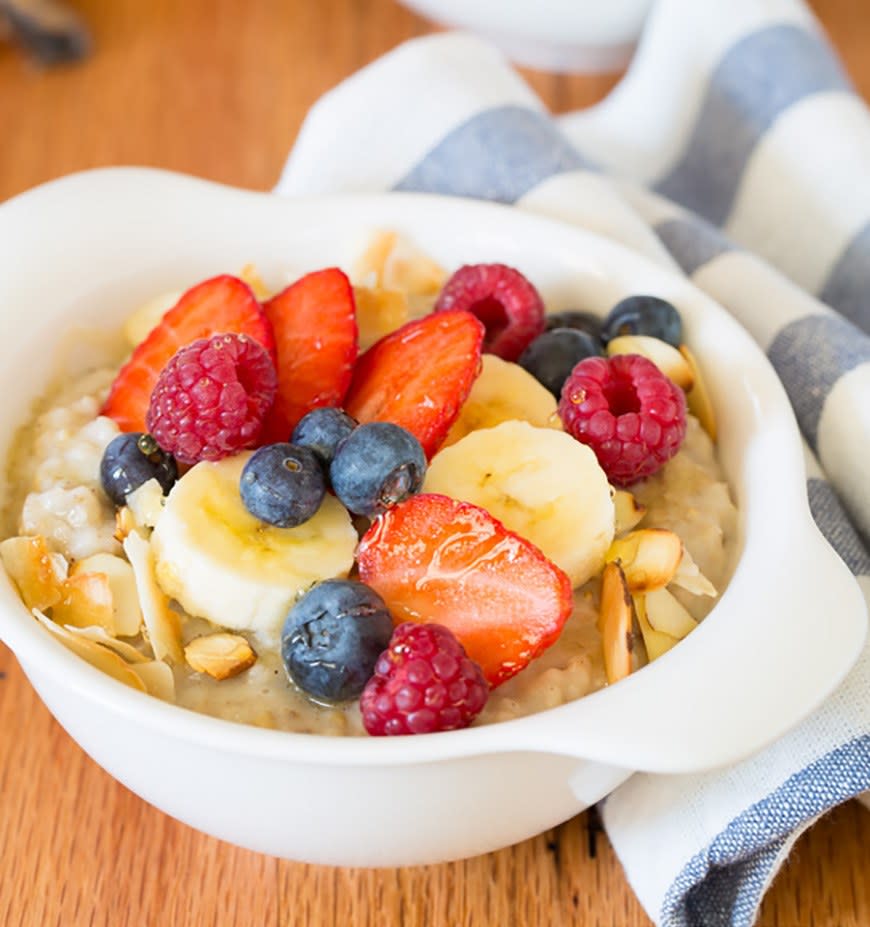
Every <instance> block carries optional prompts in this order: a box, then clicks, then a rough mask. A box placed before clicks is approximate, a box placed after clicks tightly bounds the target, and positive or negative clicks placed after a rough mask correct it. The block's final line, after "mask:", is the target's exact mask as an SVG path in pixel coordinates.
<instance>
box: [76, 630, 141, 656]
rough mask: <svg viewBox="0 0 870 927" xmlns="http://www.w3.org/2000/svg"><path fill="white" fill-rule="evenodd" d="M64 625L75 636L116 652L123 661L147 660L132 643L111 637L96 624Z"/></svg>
mask: <svg viewBox="0 0 870 927" xmlns="http://www.w3.org/2000/svg"><path fill="white" fill-rule="evenodd" d="M64 627H65V628H66V630H67V631H69V632H70V634H75V636H76V637H83V638H86V639H87V640H89V641H93V642H94V643H95V644H100V645H101V646H103V647H108V648H109V650H112V651H114V652H115V653H116V654H118V656H119V657H121V658H122V659H123V660H124V662H125V663H146V662H147V661H148V657H146V656H145V655H144V654H142V653H140V652H139V651H138V650H137V649H136V648H135V647H134V646H133V645H132V644H128V643H127V642H126V641H120V640H118V638H117V637H112V636H111V635H110V634H107V633H106V630H105V629H104V628H100V627H97V626H96V625H93V626H91V627H89V628H77V627H75V625H71V624H69V625H64Z"/></svg>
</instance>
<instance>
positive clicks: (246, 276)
mask: <svg viewBox="0 0 870 927" xmlns="http://www.w3.org/2000/svg"><path fill="white" fill-rule="evenodd" d="M239 280H244V281H245V283H247V284H248V286H249V287H250V288H251V291H252V292H253V294H254V296H256V297H257V299H259V300H260V301H261V302H262V301H264V300H266V299H269V297H271V296H272V291H271V290H270V289H269V287H267V286H266V284H265V283H264V282H263V278H262V277H261V276H260V272H259V271H258V270H257V266H256V265H255V264H245V266H244V267H243V268H242V269H241V270H240V271H239Z"/></svg>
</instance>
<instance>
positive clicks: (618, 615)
mask: <svg viewBox="0 0 870 927" xmlns="http://www.w3.org/2000/svg"><path fill="white" fill-rule="evenodd" d="M598 625H599V628H600V629H601V642H602V645H603V648H604V670H605V672H606V673H607V681H608V682H609V683H614V682H619V680H620V679H624V678H625V677H626V676H628V675H629V673H631V670H632V665H631V655H632V649H633V646H634V628H633V625H634V603H633V602H632V599H631V595H630V593H629V591H628V586H627V585H626V582H625V576H624V575H623V573H622V568H621V567H620V565H619V564H618V563H608V564H607V565H606V566H605V567H604V573H603V574H602V576H601V610H600V614H599V621H598Z"/></svg>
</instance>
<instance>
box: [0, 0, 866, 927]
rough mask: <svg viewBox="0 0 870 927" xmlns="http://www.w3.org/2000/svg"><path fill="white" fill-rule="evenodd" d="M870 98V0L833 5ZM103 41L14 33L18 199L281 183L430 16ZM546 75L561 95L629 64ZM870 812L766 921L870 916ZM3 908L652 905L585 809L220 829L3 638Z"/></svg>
mask: <svg viewBox="0 0 870 927" xmlns="http://www.w3.org/2000/svg"><path fill="white" fill-rule="evenodd" d="M813 6H814V7H815V8H816V11H817V12H818V14H819V16H820V17H821V19H822V21H823V22H824V24H825V25H826V26H827V28H828V29H829V31H830V33H831V36H832V38H833V41H834V43H835V44H836V46H837V47H838V49H839V50H840V52H841V54H842V56H843V58H844V60H845V62H846V65H847V67H848V69H849V70H850V72H851V74H852V77H853V79H854V80H855V82H856V84H857V86H858V89H859V90H860V91H861V92H862V93H863V94H864V96H865V97H870V15H868V13H867V11H866V10H864V11H863V12H859V7H861V6H862V4H860V3H859V2H858V0H851V2H850V0H816V2H815V3H813ZM76 7H77V8H78V9H79V10H80V12H81V13H82V15H83V16H84V18H85V20H86V21H87V22H88V23H89V24H90V26H91V28H92V30H93V33H94V37H95V52H94V54H93V55H92V57H90V58H89V59H88V60H87V61H86V62H85V63H83V64H81V65H80V66H77V67H72V68H60V69H57V70H52V71H40V70H39V69H37V68H35V67H34V66H33V65H32V64H30V63H29V62H27V61H26V60H24V58H23V57H22V55H21V54H20V53H19V52H18V51H17V50H15V49H12V48H10V47H8V46H0V126H2V138H3V141H2V144H0V199H3V198H5V197H7V196H10V195H12V194H15V193H18V192H20V191H22V190H24V189H26V188H28V187H30V186H32V185H33V184H36V183H39V182H41V181H44V180H48V179H50V178H53V177H57V176H59V175H61V174H65V173H67V172H69V171H74V170H80V169H82V168H88V167H94V166H98V165H106V164H127V163H134V164H149V165H157V166H160V167H166V168H171V169H174V170H179V171H186V172H190V173H193V174H199V175H202V176H205V177H210V178H214V179H217V180H221V181H225V182H228V183H232V184H236V185H239V186H242V187H254V188H261V189H266V188H268V187H270V186H271V185H272V184H274V182H275V180H276V179H277V177H278V173H279V170H280V167H281V164H282V162H283V160H284V157H285V155H286V153H287V151H288V149H289V148H290V146H291V144H292V142H293V139H294V136H295V134H296V132H297V130H298V128H299V125H300V123H301V120H302V118H303V116H304V114H305V111H306V110H307V109H308V107H309V106H310V105H311V104H312V103H313V102H314V100H316V99H317V97H318V96H320V94H322V93H323V92H324V91H325V90H327V89H328V88H330V87H331V86H333V85H334V84H335V83H336V82H337V81H339V80H340V79H342V78H344V77H346V76H347V75H349V74H351V73H352V72H353V71H355V70H356V69H357V68H359V67H360V66H361V65H363V64H365V63H366V62H368V61H370V60H372V59H373V58H375V57H377V56H379V55H380V54H382V53H383V52H385V51H387V50H388V49H390V48H392V47H393V46H395V45H396V44H397V43H399V42H401V41H402V40H404V39H407V38H410V37H411V36H415V35H420V34H422V33H424V32H426V31H427V30H428V29H429V27H428V26H427V25H426V23H424V22H423V21H422V20H420V19H418V18H416V17H415V16H413V15H412V14H410V13H408V12H406V11H405V10H404V9H403V8H401V7H399V6H397V5H395V4H394V3H392V2H391V0H283V2H278V0H261V2H259V3H246V2H243V0H186V2H184V3H181V2H174V0H150V2H149V3H141V2H136V0H102V2H100V0H81V2H79V3H77V4H76ZM526 76H527V77H528V79H529V80H530V81H531V83H532V85H533V86H534V88H535V89H536V90H537V91H538V92H539V93H540V94H541V96H542V97H543V98H544V100H545V101H546V102H547V103H548V104H549V105H550V106H551V107H553V108H554V109H556V110H566V109H571V108H575V107H578V106H582V105H586V104H589V103H592V102H594V101H596V100H598V99H600V98H601V97H602V96H603V95H604V94H605V93H606V92H607V91H608V90H609V89H610V88H611V87H612V86H613V84H614V83H615V78H613V77H583V78H580V77H571V78H568V77H555V76H550V75H544V74H530V73H528V72H527V73H526ZM868 847H870V814H868V813H867V812H866V811H864V810H863V809H861V808H860V807H859V806H858V805H857V804H855V803H850V804H849V805H846V806H845V807H842V808H840V809H838V810H837V811H835V812H834V813H833V814H832V815H830V816H829V817H828V818H826V819H825V820H823V821H822V822H821V823H819V824H818V825H817V826H816V827H814V828H813V829H812V831H810V833H809V834H808V835H806V836H805V837H804V838H802V840H801V841H800V843H799V844H798V846H797V848H796V849H795V851H794V853H793V854H792V857H791V859H790V860H789V862H788V864H787V865H786V867H785V869H784V871H783V873H782V874H781V875H780V876H779V878H778V879H777V882H776V884H775V885H774V886H773V888H772V890H771V891H770V893H769V895H768V897H767V898H766V900H765V902H764V907H763V910H762V914H761V919H760V923H761V924H762V925H765V927H773V925H779V927H796V925H816V927H822V925H826V927H848V925H854V927H858V925H866V924H868V923H870V886H868V882H867V880H866V874H867V860H868V849H867V848H868ZM0 852H2V876H0V924H2V925H4V927H18V925H33V927H50V925H61V924H63V925H64V927H79V925H85V924H87V925H111V927H122V925H131V927H144V925H177V927H182V925H194V924H196V925H204V924H220V925H230V924H232V925H273V924H274V925H279V924H280V925H285V924H288V925H289V924H307V925H310V927H332V925H335V924H347V925H354V927H362V925H378V927H383V925H399V924H402V925H405V927H415V925H423V924H426V925H447V924H463V925H483V924H492V925H499V927H501V925H508V924H523V925H525V924H542V925H544V924H546V925H550V924H552V925H569V924H570V925H602V927H605V925H606V927H613V925H619V927H639V925H648V924H649V923H650V922H649V920H648V919H647V917H646V915H645V914H644V912H643V910H642V909H641V907H640V905H639V904H638V902H637V900H636V899H635V897H634V895H633V894H632V892H631V890H630V888H629V887H628V885H627V883H626V881H625V877H624V875H623V873H622V870H621V868H620V866H619V863H618V862H617V860H616V859H615V857H614V855H613V853H612V851H611V849H610V847H609V846H608V844H607V841H606V839H605V838H600V839H599V840H598V853H597V856H596V858H594V859H593V858H591V857H590V856H589V853H588V851H587V822H586V818H585V816H583V815H581V816H580V817H579V818H577V819H575V820H573V821H569V822H568V823H567V824H565V825H563V826H562V827H560V828H558V829H557V830H555V831H553V832H551V833H547V834H543V835H542V836H540V837H538V838H536V839H533V840H529V841H527V842H526V843H524V844H521V845H519V846H517V847H513V848H510V849H507V850H503V851H501V852H499V853H494V854H491V855H489V856H484V857H480V858H477V859H473V860H469V861H467V862H461V863H455V864H451V865H443V866H434V867H429V868H424V869H411V870H393V871H380V872H369V871H355V870H339V869H329V868H323V867H317V866H305V865H297V864H293V863H287V862H281V861H277V860H274V859H269V858H266V857H263V856H258V855H256V854H253V853H250V852H246V851H242V850H238V849H235V848H233V847H231V846H228V845H226V844H223V843H220V842H218V841H217V840H213V839H211V838H208V837H205V836H202V835H201V834H198V833H196V832H195V831H193V830H191V829H189V828H188V827H185V826H184V825H182V824H179V823H177V822H175V821H173V820H171V819H169V818H168V817H166V816H165V815H163V814H161V813H160V812H158V811H156V810H154V809H153V808H151V807H149V806H148V805H146V804H145V803H144V802H142V801H140V800H139V799H138V798H136V797H135V796H134V795H132V794H131V793H130V792H128V791H127V790H126V789H124V788H122V787H121V786H120V785H118V784H117V783H115V782H114V781H113V780H112V779H111V778H110V777H109V776H107V775H106V774H105V773H104V772H102V770H100V769H99V768H98V767H97V766H95V765H94V763H92V762H91V761H90V760H89V759H88V758H87V757H86V756H85V755H84V754H83V753H82V752H81V751H80V750H79V749H78V748H77V747H76V746H75V745H74V744H73V743H72V741H71V740H70V739H69V738H68V737H67V736H66V734H65V733H64V732H63V731H62V730H61V729H60V727H59V726H58V725H57V724H56V723H55V722H54V721H53V720H52V718H51V717H50V716H49V714H48V713H47V711H46V710H45V709H44V708H43V707H42V705H41V703H40V702H39V700H38V699H37V698H36V696H35V695H34V693H33V692H32V690H31V688H30V686H29V685H28V683H27V682H26V680H25V679H24V677H23V676H22V673H21V671H20V669H19V668H18V665H17V664H16V662H15V660H14V658H13V657H12V656H11V654H10V653H9V651H8V650H6V649H4V648H2V647H0Z"/></svg>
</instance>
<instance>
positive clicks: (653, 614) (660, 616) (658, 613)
mask: <svg viewBox="0 0 870 927" xmlns="http://www.w3.org/2000/svg"><path fill="white" fill-rule="evenodd" d="M646 617H647V621H649V623H650V625H651V626H652V628H653V630H655V631H661V632H662V633H664V634H670V636H671V637H675V638H676V639H677V640H678V641H679V640H682V639H683V638H684V637H685V636H686V635H687V634H689V633H690V632H691V631H694V630H695V628H697V627H698V622H697V621H695V619H694V618H693V617H692V616H691V615H690V614H689V613H688V611H686V609H685V608H684V607H683V606H682V605H681V604H680V603H679V602H678V601H677V600H676V599H675V598H674V596H673V595H672V594H671V593H670V592H668V590H667V589H655V590H653V591H652V592H648V593H647V594H646Z"/></svg>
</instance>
